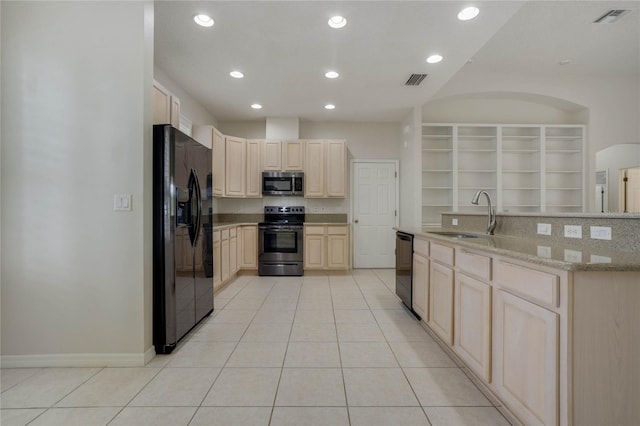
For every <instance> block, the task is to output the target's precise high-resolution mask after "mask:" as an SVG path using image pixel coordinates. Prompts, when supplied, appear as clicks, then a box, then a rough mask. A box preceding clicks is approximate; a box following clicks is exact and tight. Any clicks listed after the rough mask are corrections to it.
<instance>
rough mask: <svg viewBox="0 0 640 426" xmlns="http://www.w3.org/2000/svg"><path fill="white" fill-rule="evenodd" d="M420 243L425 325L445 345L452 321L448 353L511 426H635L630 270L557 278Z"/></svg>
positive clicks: (508, 261)
mask: <svg viewBox="0 0 640 426" xmlns="http://www.w3.org/2000/svg"><path fill="white" fill-rule="evenodd" d="M420 240H421V239H419V238H418V239H416V240H414V247H415V246H416V245H415V243H416V241H420ZM427 241H428V242H429V264H430V276H429V294H430V299H429V307H430V309H429V312H428V320H427V321H426V324H427V325H428V326H429V327H430V328H431V330H433V331H434V333H435V335H436V336H437V337H439V338H440V339H441V340H442V341H444V342H446V343H447V344H451V343H450V342H451V335H450V333H449V332H448V330H449V327H448V324H449V320H450V318H453V320H452V322H453V333H452V335H453V342H454V345H453V348H452V349H453V352H454V353H455V354H456V355H457V356H458V358H459V359H460V360H461V361H462V362H464V363H465V364H466V365H467V366H468V367H469V370H470V371H471V372H473V373H474V374H475V375H476V376H477V377H478V378H479V379H480V380H481V381H482V382H483V383H484V384H485V385H486V386H487V387H488V388H489V389H490V390H491V391H492V392H493V393H494V394H495V395H496V397H498V398H499V399H500V400H501V402H502V403H503V404H504V406H505V407H507V408H508V410H509V411H510V412H511V413H513V414H514V415H515V416H516V417H517V418H518V419H519V421H520V422H522V423H524V424H545V425H570V424H576V425H582V424H598V425H600V424H603V425H604V424H607V425H608V424H633V425H635V424H640V405H638V404H635V403H634V402H635V401H637V400H640V388H638V386H637V384H638V383H640V370H638V369H637V368H636V364H637V357H635V356H634V354H636V353H640V343H638V342H640V314H639V312H640V309H638V300H640V286H638V283H639V282H640V271H636V270H625V271H616V270H611V271H598V270H574V271H566V270H562V269H558V268H554V267H552V266H548V265H540V264H538V263H531V262H527V261H524V260H520V259H515V258H513V257H510V256H505V255H501V254H497V253H494V252H492V251H491V250H489V251H485V250H484V249H483V248H482V247H480V246H478V247H474V248H473V249H469V248H468V246H466V245H463V246H460V245H458V244H456V243H453V242H451V244H446V243H444V244H441V243H442V242H443V241H442V240H441V239H429V238H427V239H426V240H423V241H422V242H423V243H426V242H427ZM421 267H422V266H421ZM418 269H419V268H418ZM415 275H417V276H418V277H419V276H420V272H419V271H418V272H414V276H415ZM452 279H453V282H454V283H455V286H454V288H453V290H451V291H450V288H451V286H450V283H451V282H452V281H451V280H452ZM452 295H453V300H454V303H453V304H451V302H450V300H451V297H452ZM451 306H452V308H450V307H451ZM450 309H452V311H453V317H452V316H451V314H450V313H449V312H450ZM634 345H635V346H634Z"/></svg>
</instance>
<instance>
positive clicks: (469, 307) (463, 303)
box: [453, 272, 491, 382]
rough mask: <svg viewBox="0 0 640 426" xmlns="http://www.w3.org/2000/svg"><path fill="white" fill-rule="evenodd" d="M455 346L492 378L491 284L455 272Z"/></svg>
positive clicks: (469, 362) (477, 369)
mask: <svg viewBox="0 0 640 426" xmlns="http://www.w3.org/2000/svg"><path fill="white" fill-rule="evenodd" d="M454 294H455V305H454V309H453V311H454V314H455V315H454V325H455V326H454V333H453V335H454V350H455V351H456V353H457V354H458V355H459V356H460V358H462V359H464V361H465V362H466V363H467V365H468V366H469V367H471V368H472V369H473V370H474V371H475V372H476V374H478V375H479V376H480V377H482V378H483V379H484V380H485V381H486V382H490V381H491V285H490V284H488V283H484V282H482V281H479V280H477V279H475V278H472V277H470V276H468V275H466V274H464V273H461V272H456V273H455V291H454Z"/></svg>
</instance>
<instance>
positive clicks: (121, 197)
mask: <svg viewBox="0 0 640 426" xmlns="http://www.w3.org/2000/svg"><path fill="white" fill-rule="evenodd" d="M132 197H133V195H131V194H113V210H115V211H120V212H130V211H131V199H132Z"/></svg>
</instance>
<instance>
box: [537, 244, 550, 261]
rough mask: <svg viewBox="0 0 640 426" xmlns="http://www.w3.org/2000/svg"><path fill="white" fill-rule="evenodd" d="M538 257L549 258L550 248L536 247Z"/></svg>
mask: <svg viewBox="0 0 640 426" xmlns="http://www.w3.org/2000/svg"><path fill="white" fill-rule="evenodd" d="M538 257H546V258H550V257H551V247H547V246H538Z"/></svg>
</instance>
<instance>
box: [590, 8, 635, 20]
mask: <svg viewBox="0 0 640 426" xmlns="http://www.w3.org/2000/svg"><path fill="white" fill-rule="evenodd" d="M629 12H631V11H630V10H625V9H611V10H610V11H608V12H607V13H605V14H604V15H602V16H601V17H599V18H598V19H596V20H595V21H593V23H594V24H613V23H614V22H616V21H618V20H619V19H620V18H622V17H623V16H624V15H626V14H627V13H629Z"/></svg>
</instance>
